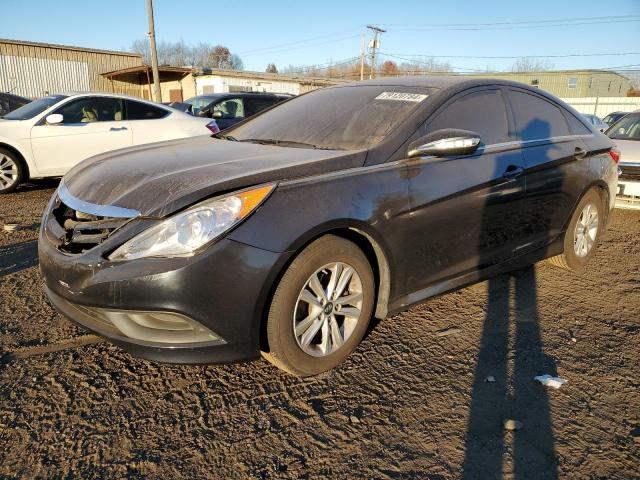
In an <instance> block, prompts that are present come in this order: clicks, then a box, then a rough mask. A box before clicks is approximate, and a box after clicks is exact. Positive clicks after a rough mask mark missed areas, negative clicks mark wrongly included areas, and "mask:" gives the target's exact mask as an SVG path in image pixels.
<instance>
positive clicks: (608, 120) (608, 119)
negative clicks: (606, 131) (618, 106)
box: [602, 113, 624, 125]
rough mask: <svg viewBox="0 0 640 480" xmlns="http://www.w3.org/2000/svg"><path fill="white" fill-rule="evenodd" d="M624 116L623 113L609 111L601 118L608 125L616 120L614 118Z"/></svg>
mask: <svg viewBox="0 0 640 480" xmlns="http://www.w3.org/2000/svg"><path fill="white" fill-rule="evenodd" d="M622 117H624V114H620V113H610V114H609V115H607V116H606V117H604V118H603V119H602V121H603V122H604V123H608V124H609V125H611V124H613V123H615V122H616V120H618V119H620V118H622Z"/></svg>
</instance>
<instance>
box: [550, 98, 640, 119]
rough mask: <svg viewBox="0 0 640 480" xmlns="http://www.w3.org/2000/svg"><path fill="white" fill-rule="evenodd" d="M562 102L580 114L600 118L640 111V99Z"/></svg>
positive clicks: (599, 99)
mask: <svg viewBox="0 0 640 480" xmlns="http://www.w3.org/2000/svg"><path fill="white" fill-rule="evenodd" d="M562 100H564V101H565V102H567V103H568V104H569V105H571V106H572V107H573V108H575V109H576V110H577V111H579V112H580V113H590V114H593V115H597V116H598V117H600V118H604V117H605V116H606V115H607V114H609V113H611V112H633V111H634V110H638V109H640V97H586V98H563V99H562Z"/></svg>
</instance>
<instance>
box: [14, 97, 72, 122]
mask: <svg viewBox="0 0 640 480" xmlns="http://www.w3.org/2000/svg"><path fill="white" fill-rule="evenodd" d="M65 98H67V96H66V95H48V96H46V97H42V98H40V99H38V100H34V101H33V102H31V103H27V104H26V105H23V106H22V107H20V108H17V109H15V110H14V111H13V112H9V113H7V114H6V115H5V116H4V117H2V118H4V119H6V120H28V119H30V118H33V117H35V116H36V115H39V114H41V113H42V112H44V111H45V110H46V109H47V108H49V107H51V106H52V105H55V104H56V103H58V102H59V101H60V100H62V99H65Z"/></svg>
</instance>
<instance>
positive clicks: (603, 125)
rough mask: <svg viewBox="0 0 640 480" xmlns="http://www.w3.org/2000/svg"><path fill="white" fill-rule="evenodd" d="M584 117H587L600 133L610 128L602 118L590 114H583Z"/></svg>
mask: <svg viewBox="0 0 640 480" xmlns="http://www.w3.org/2000/svg"><path fill="white" fill-rule="evenodd" d="M582 116H583V117H585V118H586V119H587V120H588V121H589V123H590V124H591V125H593V126H594V127H596V129H597V130H598V131H599V132H604V131H605V130H606V129H607V128H609V125H607V124H606V123H604V122H603V121H602V120H601V119H600V117H598V116H596V115H590V114H588V113H583V114H582Z"/></svg>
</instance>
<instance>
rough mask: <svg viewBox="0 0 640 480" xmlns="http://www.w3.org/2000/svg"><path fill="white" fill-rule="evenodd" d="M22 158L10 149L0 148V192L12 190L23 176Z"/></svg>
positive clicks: (20, 181) (24, 172) (24, 171)
mask: <svg viewBox="0 0 640 480" xmlns="http://www.w3.org/2000/svg"><path fill="white" fill-rule="evenodd" d="M25 174H26V168H25V166H24V162H23V161H22V159H21V158H20V157H19V156H18V155H17V154H16V153H14V152H12V151H11V150H7V149H6V148H0V194H3V193H10V192H13V191H14V190H15V189H16V188H18V185H20V184H21V183H22V181H23V179H24V177H25Z"/></svg>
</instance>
